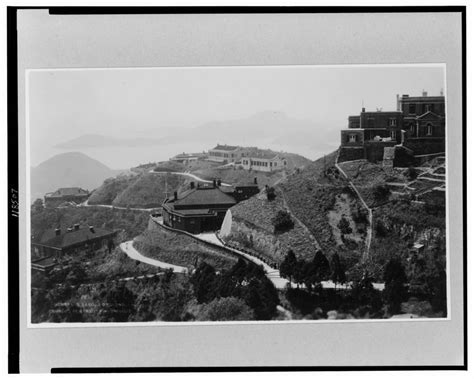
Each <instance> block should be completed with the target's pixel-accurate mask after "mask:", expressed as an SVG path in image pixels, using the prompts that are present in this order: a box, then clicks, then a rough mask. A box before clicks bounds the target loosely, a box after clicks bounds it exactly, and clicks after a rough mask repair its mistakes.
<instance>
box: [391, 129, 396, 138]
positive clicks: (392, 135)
mask: <svg viewBox="0 0 474 379" xmlns="http://www.w3.org/2000/svg"><path fill="white" fill-rule="evenodd" d="M390 138H391V139H392V140H396V139H397V132H396V131H395V130H392V131H390Z"/></svg>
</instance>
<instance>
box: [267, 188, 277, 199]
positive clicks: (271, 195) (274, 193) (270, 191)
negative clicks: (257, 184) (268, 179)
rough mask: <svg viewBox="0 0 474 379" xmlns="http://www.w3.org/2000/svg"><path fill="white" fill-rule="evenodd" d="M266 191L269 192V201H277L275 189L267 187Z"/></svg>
mask: <svg viewBox="0 0 474 379" xmlns="http://www.w3.org/2000/svg"><path fill="white" fill-rule="evenodd" d="M266 190H267V200H269V201H272V200H275V198H276V192H275V188H273V187H268V186H267V187H266Z"/></svg>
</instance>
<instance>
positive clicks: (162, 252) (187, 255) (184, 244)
mask: <svg viewBox="0 0 474 379" xmlns="http://www.w3.org/2000/svg"><path fill="white" fill-rule="evenodd" d="M134 246H135V248H136V249H137V250H139V251H140V252H141V253H142V254H143V255H145V256H147V257H150V258H155V259H158V260H160V261H162V262H166V263H171V264H175V265H178V266H184V267H190V266H192V267H197V265H199V263H200V262H202V261H205V262H207V263H209V264H211V265H212V266H214V267H215V268H216V269H217V270H222V269H228V268H230V267H231V266H232V265H233V264H235V263H236V262H237V258H236V257H234V256H233V255H230V254H229V255H227V254H225V253H222V252H221V251H220V250H217V249H212V248H209V247H206V246H203V245H201V244H199V243H197V242H196V241H195V240H194V239H193V238H191V237H188V236H186V235H183V234H177V233H173V232H170V231H167V230H164V229H162V228H157V229H153V230H146V231H145V232H144V233H143V234H142V235H140V236H139V237H137V239H136V241H135V243H134Z"/></svg>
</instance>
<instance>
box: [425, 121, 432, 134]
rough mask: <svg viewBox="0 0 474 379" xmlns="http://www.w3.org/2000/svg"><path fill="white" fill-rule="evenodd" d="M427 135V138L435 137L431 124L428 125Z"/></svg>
mask: <svg viewBox="0 0 474 379" xmlns="http://www.w3.org/2000/svg"><path fill="white" fill-rule="evenodd" d="M426 135H427V136H431V135H433V125H431V124H428V125H426Z"/></svg>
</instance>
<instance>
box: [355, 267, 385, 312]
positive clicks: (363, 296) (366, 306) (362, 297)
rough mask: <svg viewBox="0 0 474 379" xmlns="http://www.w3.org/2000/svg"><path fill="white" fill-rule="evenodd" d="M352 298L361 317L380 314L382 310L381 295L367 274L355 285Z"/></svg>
mask: <svg viewBox="0 0 474 379" xmlns="http://www.w3.org/2000/svg"><path fill="white" fill-rule="evenodd" d="M351 298H352V301H353V302H354V306H355V307H357V313H359V315H360V316H364V315H366V314H369V315H373V314H374V313H377V312H380V309H381V308H382V296H381V293H380V291H378V290H376V289H375V288H374V286H373V284H372V278H370V276H369V274H368V273H367V272H365V273H364V275H363V276H362V278H361V279H360V280H359V281H357V282H355V284H354V285H353V287H352V289H351Z"/></svg>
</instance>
